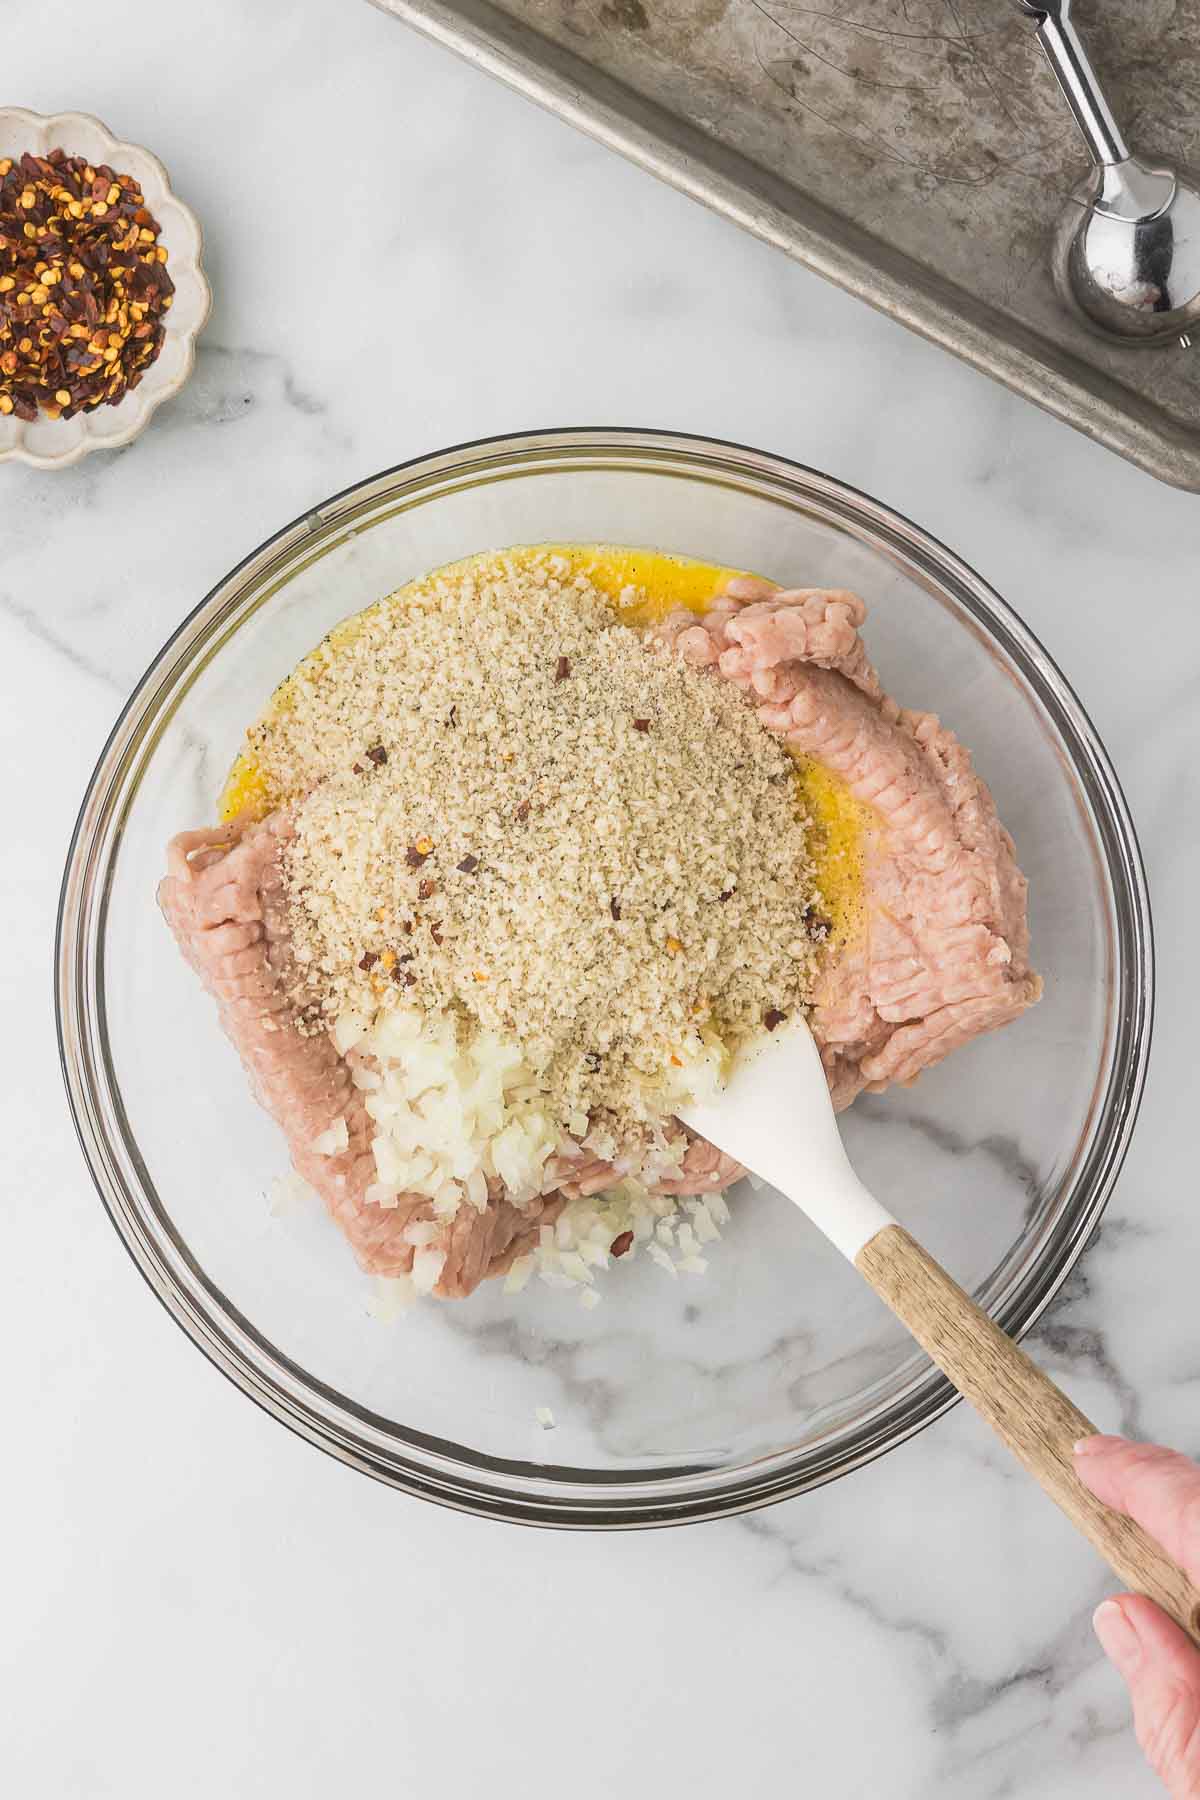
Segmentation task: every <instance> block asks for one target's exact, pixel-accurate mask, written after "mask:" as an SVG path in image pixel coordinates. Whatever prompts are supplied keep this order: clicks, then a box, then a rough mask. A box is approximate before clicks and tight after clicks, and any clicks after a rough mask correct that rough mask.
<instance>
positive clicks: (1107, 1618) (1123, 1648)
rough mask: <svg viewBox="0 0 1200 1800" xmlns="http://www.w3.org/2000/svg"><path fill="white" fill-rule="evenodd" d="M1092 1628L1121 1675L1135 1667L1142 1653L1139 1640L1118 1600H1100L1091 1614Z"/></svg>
mask: <svg viewBox="0 0 1200 1800" xmlns="http://www.w3.org/2000/svg"><path fill="white" fill-rule="evenodd" d="M1092 1629H1093V1631H1094V1632H1095V1633H1096V1636H1097V1637H1098V1638H1099V1640H1100V1648H1101V1649H1102V1650H1103V1651H1104V1654H1105V1656H1107V1657H1108V1660H1109V1661H1110V1662H1111V1663H1113V1664H1114V1665H1115V1667H1116V1668H1117V1669H1119V1670H1120V1672H1121V1674H1122V1675H1128V1674H1129V1672H1130V1671H1131V1670H1132V1669H1134V1668H1136V1667H1137V1664H1138V1662H1139V1660H1140V1658H1141V1654H1142V1647H1141V1640H1140V1638H1139V1637H1138V1634H1137V1631H1136V1630H1135V1628H1134V1626H1133V1625H1132V1624H1131V1623H1130V1621H1129V1619H1128V1617H1127V1616H1126V1613H1125V1608H1124V1606H1123V1605H1122V1604H1121V1601H1120V1600H1102V1601H1101V1602H1100V1604H1099V1606H1098V1607H1097V1608H1096V1610H1095V1612H1094V1613H1093V1614H1092Z"/></svg>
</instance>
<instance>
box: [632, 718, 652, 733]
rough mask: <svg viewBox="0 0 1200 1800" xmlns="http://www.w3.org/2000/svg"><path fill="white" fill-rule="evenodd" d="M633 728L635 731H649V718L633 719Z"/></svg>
mask: <svg viewBox="0 0 1200 1800" xmlns="http://www.w3.org/2000/svg"><path fill="white" fill-rule="evenodd" d="M633 729H634V730H635V731H649V729H650V721H649V719H635V720H634V721H633Z"/></svg>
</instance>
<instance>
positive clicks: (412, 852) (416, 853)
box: [404, 838, 433, 869]
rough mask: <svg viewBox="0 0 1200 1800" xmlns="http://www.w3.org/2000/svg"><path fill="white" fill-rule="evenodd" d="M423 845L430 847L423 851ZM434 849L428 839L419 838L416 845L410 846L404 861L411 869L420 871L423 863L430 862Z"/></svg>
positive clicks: (405, 853)
mask: <svg viewBox="0 0 1200 1800" xmlns="http://www.w3.org/2000/svg"><path fill="white" fill-rule="evenodd" d="M423 845H425V846H428V847H427V848H424V849H423V848H422V846H423ZM432 849H433V845H432V844H431V843H430V842H429V839H428V838H418V839H417V841H416V843H415V844H410V845H409V846H408V849H407V850H406V851H405V852H404V860H405V862H406V863H407V864H408V866H409V868H410V869H419V868H420V867H421V864H422V863H425V862H428V861H429V856H430V852H431V851H432Z"/></svg>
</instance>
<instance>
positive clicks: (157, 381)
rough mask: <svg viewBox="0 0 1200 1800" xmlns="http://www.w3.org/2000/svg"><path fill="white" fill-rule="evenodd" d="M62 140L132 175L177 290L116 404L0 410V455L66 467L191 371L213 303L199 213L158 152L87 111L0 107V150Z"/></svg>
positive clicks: (45, 149)
mask: <svg viewBox="0 0 1200 1800" xmlns="http://www.w3.org/2000/svg"><path fill="white" fill-rule="evenodd" d="M60 147H61V148H62V149H63V150H66V151H67V152H68V154H70V155H73V156H86V157H87V159H88V161H89V162H91V163H108V164H109V166H110V167H111V168H114V169H116V170H118V171H119V172H120V173H123V174H129V175H133V176H134V177H136V179H137V181H138V182H139V183H140V184H141V189H142V193H143V194H144V196H145V200H146V205H147V206H148V207H149V209H150V211H151V212H152V213H153V214H154V217H155V218H156V219H157V220H158V223H159V226H160V228H161V229H160V233H159V241H160V242H161V243H162V244H165V246H166V250H167V271H168V273H169V274H170V277H171V280H172V281H173V282H174V283H175V297H174V300H173V302H172V305H171V310H170V312H168V313H167V315H166V318H165V320H164V328H165V338H164V342H163V347H162V350H161V351H160V352H159V354H158V356H157V357H156V358H155V360H154V361H153V362H152V363H151V364H150V366H149V368H148V369H147V370H146V371H145V373H144V375H143V376H142V379H141V381H140V382H139V384H138V386H137V387H136V388H134V389H133V391H132V392H131V393H127V394H126V395H125V396H124V398H123V399H122V400H121V401H120V402H119V404H118V405H116V406H98V407H96V408H95V409H94V410H91V411H87V412H81V413H76V414H75V416H74V418H71V419H51V418H50V417H48V416H47V415H44V414H39V416H38V417H37V418H36V419H33V420H30V421H29V422H28V423H26V422H25V421H24V420H21V419H18V418H16V417H15V416H13V415H11V414H10V415H9V416H8V417H7V418H0V463H2V462H24V463H29V464H30V465H31V466H32V467H34V468H36V469H62V468H67V467H69V465H70V464H72V463H77V462H78V461H79V459H80V458H81V457H83V456H86V455H87V454H88V452H89V451H91V450H116V449H119V448H120V446H121V445H123V444H128V443H130V442H131V441H132V440H133V439H134V438H135V437H136V436H137V435H138V433H139V432H140V431H141V430H143V429H144V427H145V426H146V425H148V424H149V422H150V418H151V415H152V414H153V413H154V412H155V410H156V409H157V408H158V407H159V406H161V405H162V403H163V401H164V400H169V399H170V398H171V396H172V395H173V394H177V393H178V392H179V390H180V388H181V387H182V386H183V384H184V382H185V381H186V380H187V378H188V376H189V375H190V374H191V372H192V366H193V364H194V362H195V360H196V339H197V337H198V336H199V334H200V332H201V330H202V329H203V327H204V323H205V321H206V319H207V318H208V314H209V308H210V305H211V303H212V294H211V291H210V289H209V285H208V281H207V279H206V278H205V275H204V271H203V269H202V268H201V266H200V252H201V248H202V244H203V239H202V236H201V231H200V225H199V221H198V220H197V218H196V216H195V214H194V213H193V212H192V211H191V209H190V207H187V206H185V205H184V204H183V202H182V201H181V200H177V199H176V197H175V195H174V194H173V193H172V192H171V188H170V184H169V182H168V179H167V171H166V170H165V169H164V168H163V166H162V164H161V163H160V162H159V160H158V158H157V157H156V156H151V154H150V152H149V151H148V150H143V149H142V148H141V147H140V146H139V145H137V144H125V143H122V142H121V141H120V139H119V138H115V137H114V136H113V135H112V133H111V132H110V131H109V130H108V129H107V127H106V126H104V125H102V124H101V122H100V120H99V119H94V118H93V117H92V116H91V114H90V113H77V112H64V113H46V114H44V113H34V112H27V111H26V110H25V109H24V108H23V107H20V106H8V107H0V157H5V156H12V157H18V156H23V155H24V154H25V153H26V152H27V151H28V152H30V153H31V154H32V155H34V156H46V155H48V154H49V152H50V151H51V150H54V149H57V148H60Z"/></svg>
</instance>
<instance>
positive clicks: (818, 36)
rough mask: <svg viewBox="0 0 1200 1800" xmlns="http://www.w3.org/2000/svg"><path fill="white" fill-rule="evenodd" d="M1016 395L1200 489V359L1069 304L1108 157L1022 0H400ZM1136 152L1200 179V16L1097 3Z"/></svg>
mask: <svg viewBox="0 0 1200 1800" xmlns="http://www.w3.org/2000/svg"><path fill="white" fill-rule="evenodd" d="M375 3H376V4H377V5H379V6H381V7H382V9H383V10H384V11H385V12H390V13H393V14H395V16H396V17H397V18H400V19H403V20H405V21H406V22H407V23H408V24H410V25H413V26H415V27H416V28H417V29H418V30H420V31H422V32H424V33H425V34H426V35H427V36H429V37H432V38H434V39H436V40H437V41H438V42H439V43H443V44H446V45H448V46H449V47H450V48H452V49H454V50H457V51H458V52H460V54H462V55H463V56H465V57H466V58H468V60H469V61H470V62H472V63H474V64H475V65H476V66H477V67H479V68H482V69H486V70H487V71H489V72H490V73H491V74H493V75H496V76H498V77H499V78H500V79H501V80H503V81H506V82H507V83H508V84H509V85H510V86H512V87H515V88H517V89H519V90H520V91H521V92H522V93H524V94H527V95H528V96H529V97H530V98H531V99H533V100H536V101H538V102H539V103H540V104H541V105H543V106H546V107H548V108H549V109H550V110H551V111H553V112H555V113H558V114H559V115H561V116H562V117H563V118H565V119H567V120H569V121H570V122H571V123H572V124H574V125H576V126H578V127H579V128H580V129H582V130H583V131H586V132H588V133H589V134H590V135H591V136H592V137H594V138H597V139H599V140H600V141H601V142H602V143H605V144H608V145H610V146H611V147H612V148H613V149H615V150H620V151H621V152H622V153H623V154H624V155H626V156H628V157H630V158H631V159H632V160H633V161H634V162H636V163H639V164H640V165H641V166H642V167H643V168H647V169H650V170H652V171H653V172H654V173H655V174H656V175H659V176H661V177H662V178H663V179H664V180H666V181H669V182H671V183H672V184H673V185H674V186H675V187H678V188H681V189H683V190H684V191H685V192H686V193H689V194H691V195H693V196H694V197H695V198H696V199H697V200H701V201H703V202H704V203H705V204H706V205H708V206H710V207H713V208H714V209H715V210H716V211H717V212H720V213H723V214H725V215H726V217H728V218H730V219H733V220H735V221H736V223H738V224H739V225H742V226H744V227H745V228H746V229H747V230H748V231H752V232H754V233H755V235H756V236H758V237H760V238H764V239H765V240H766V241H767V242H769V243H772V244H776V245H778V246H779V248H780V249H782V250H785V251H787V253H788V254H789V255H791V256H793V257H795V258H796V259H797V261H799V262H802V263H804V264H806V265H807V266H808V267H809V268H812V269H815V270H817V271H818V272H819V273H820V274H822V275H825V276H828V277H829V279H830V280H832V281H836V282H837V283H839V285H840V286H842V287H844V288H847V289H848V290H849V291H850V292H851V293H854V294H857V295H859V296H860V297H861V298H862V299H864V300H866V301H868V302H869V303H870V304H871V305H873V306H876V307H878V308H879V309H880V310H881V311H883V312H886V313H889V314H891V315H892V316H893V317H894V318H898V319H900V320H902V321H903V322H904V323H905V324H906V325H909V326H911V327H912V328H913V330H915V331H919V332H921V333H922V334H923V335H924V336H925V337H928V338H932V339H933V340H934V341H935V342H937V343H939V344H944V345H945V346H946V348H947V349H949V350H953V351H954V352H955V353H956V354H957V355H959V356H961V357H964V358H965V359H966V360H967V361H968V362H972V363H974V364H975V365H976V366H977V367H978V368H981V369H984V370H986V371H987V373H988V374H990V375H993V376H995V377H996V379H997V380H999V381H1003V382H1005V383H1006V384H1007V385H1008V386H1009V387H1011V388H1013V389H1015V390H1016V391H1017V392H1018V393H1020V394H1024V395H1025V396H1026V397H1027V398H1028V399H1030V400H1033V401H1034V402H1036V404H1037V405H1039V406H1042V407H1044V408H1045V409H1046V410H1047V411H1048V412H1051V413H1054V414H1056V415H1057V416H1058V417H1059V418H1062V419H1066V420H1067V421H1068V422H1069V423H1070V424H1072V425H1074V426H1076V427H1077V428H1078V429H1079V430H1080V431H1083V432H1086V433H1087V434H1088V435H1089V436H1090V437H1093V438H1096V439H1098V440H1099V441H1100V442H1101V443H1103V444H1107V445H1108V446H1109V447H1110V448H1111V449H1113V450H1116V451H1117V452H1118V453H1119V454H1120V455H1122V456H1126V457H1128V458H1129V459H1130V461H1131V462H1135V463H1137V464H1139V465H1140V466H1141V467H1142V468H1144V469H1146V470H1148V471H1149V472H1150V473H1151V474H1152V475H1155V476H1157V477H1158V478H1159V479H1160V480H1162V481H1168V482H1172V483H1174V484H1175V485H1176V486H1179V487H1184V488H1190V489H1192V490H1194V491H1200V340H1198V341H1197V343H1196V346H1195V347H1194V348H1190V349H1189V348H1188V347H1186V345H1185V344H1183V343H1180V344H1178V345H1176V344H1171V345H1169V346H1168V347H1166V348H1165V349H1164V348H1156V349H1146V348H1132V349H1128V348H1125V347H1124V346H1121V345H1115V344H1110V343H1108V342H1106V341H1105V340H1103V339H1101V338H1099V337H1095V336H1093V335H1091V333H1090V332H1089V331H1088V330H1087V329H1086V328H1085V327H1084V326H1082V325H1081V324H1080V323H1079V322H1078V321H1077V320H1076V318H1075V317H1074V316H1073V315H1072V314H1070V313H1069V312H1068V311H1067V309H1066V308H1064V306H1063V305H1062V304H1061V302H1060V301H1059V300H1058V298H1057V297H1056V295H1055V293H1054V289H1053V287H1052V284H1051V281H1050V276H1049V272H1048V264H1047V254H1046V249H1047V241H1048V237H1049V233H1050V228H1051V224H1052V221H1053V219H1054V218H1055V216H1056V214H1057V212H1058V209H1059V207H1060V206H1061V205H1062V203H1063V201H1064V198H1065V196H1066V195H1067V194H1068V193H1069V191H1070V189H1071V187H1072V186H1073V184H1074V182H1075V181H1076V180H1077V179H1078V177H1079V176H1080V174H1082V173H1083V171H1084V169H1085V168H1086V157H1085V155H1084V153H1083V151H1082V148H1081V144H1080V141H1079V139H1078V137H1077V136H1076V133H1075V129H1074V126H1073V124H1072V122H1071V119H1070V116H1069V114H1068V112H1067V110H1066V106H1065V103H1064V102H1063V100H1062V98H1061V96H1060V94H1059V92H1058V88H1057V86H1056V85H1055V81H1054V77H1053V76H1052V74H1051V73H1050V70H1049V69H1048V67H1047V66H1046V65H1045V62H1044V60H1043V58H1042V55H1041V52H1040V50H1039V49H1038V46H1037V43H1036V41H1035V39H1034V36H1033V30H1032V25H1031V22H1030V21H1029V20H1028V19H1026V18H1024V17H1023V16H1022V15H1021V14H1020V13H1019V11H1018V10H1017V9H1016V8H1015V7H1013V6H1012V5H1011V4H1010V3H1009V0H818V3H817V4H813V5H802V4H799V3H798V0H499V3H498V4H494V3H493V0H375ZM1075 11H1076V16H1077V18H1078V21H1079V24H1080V27H1081V29H1082V31H1083V32H1084V33H1085V35H1086V37H1087V40H1088V43H1089V46H1090V48H1091V49H1092V51H1093V54H1094V58H1095V61H1096V63H1097V66H1098V68H1099V71H1100V74H1101V76H1102V78H1104V79H1105V80H1106V81H1107V82H1108V84H1109V86H1110V90H1111V93H1112V97H1113V100H1114V104H1115V108H1116V110H1117V113H1118V117H1119V118H1121V120H1122V121H1123V122H1124V123H1125V125H1126V128H1127V132H1128V135H1129V137H1130V140H1131V142H1132V143H1133V145H1134V147H1135V149H1137V150H1138V151H1139V152H1140V153H1142V154H1152V153H1158V154H1162V155H1167V156H1170V157H1172V158H1174V159H1177V160H1181V161H1183V162H1187V163H1191V164H1193V165H1200V0H1090V3H1088V0H1077V5H1076V9H1075Z"/></svg>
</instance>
